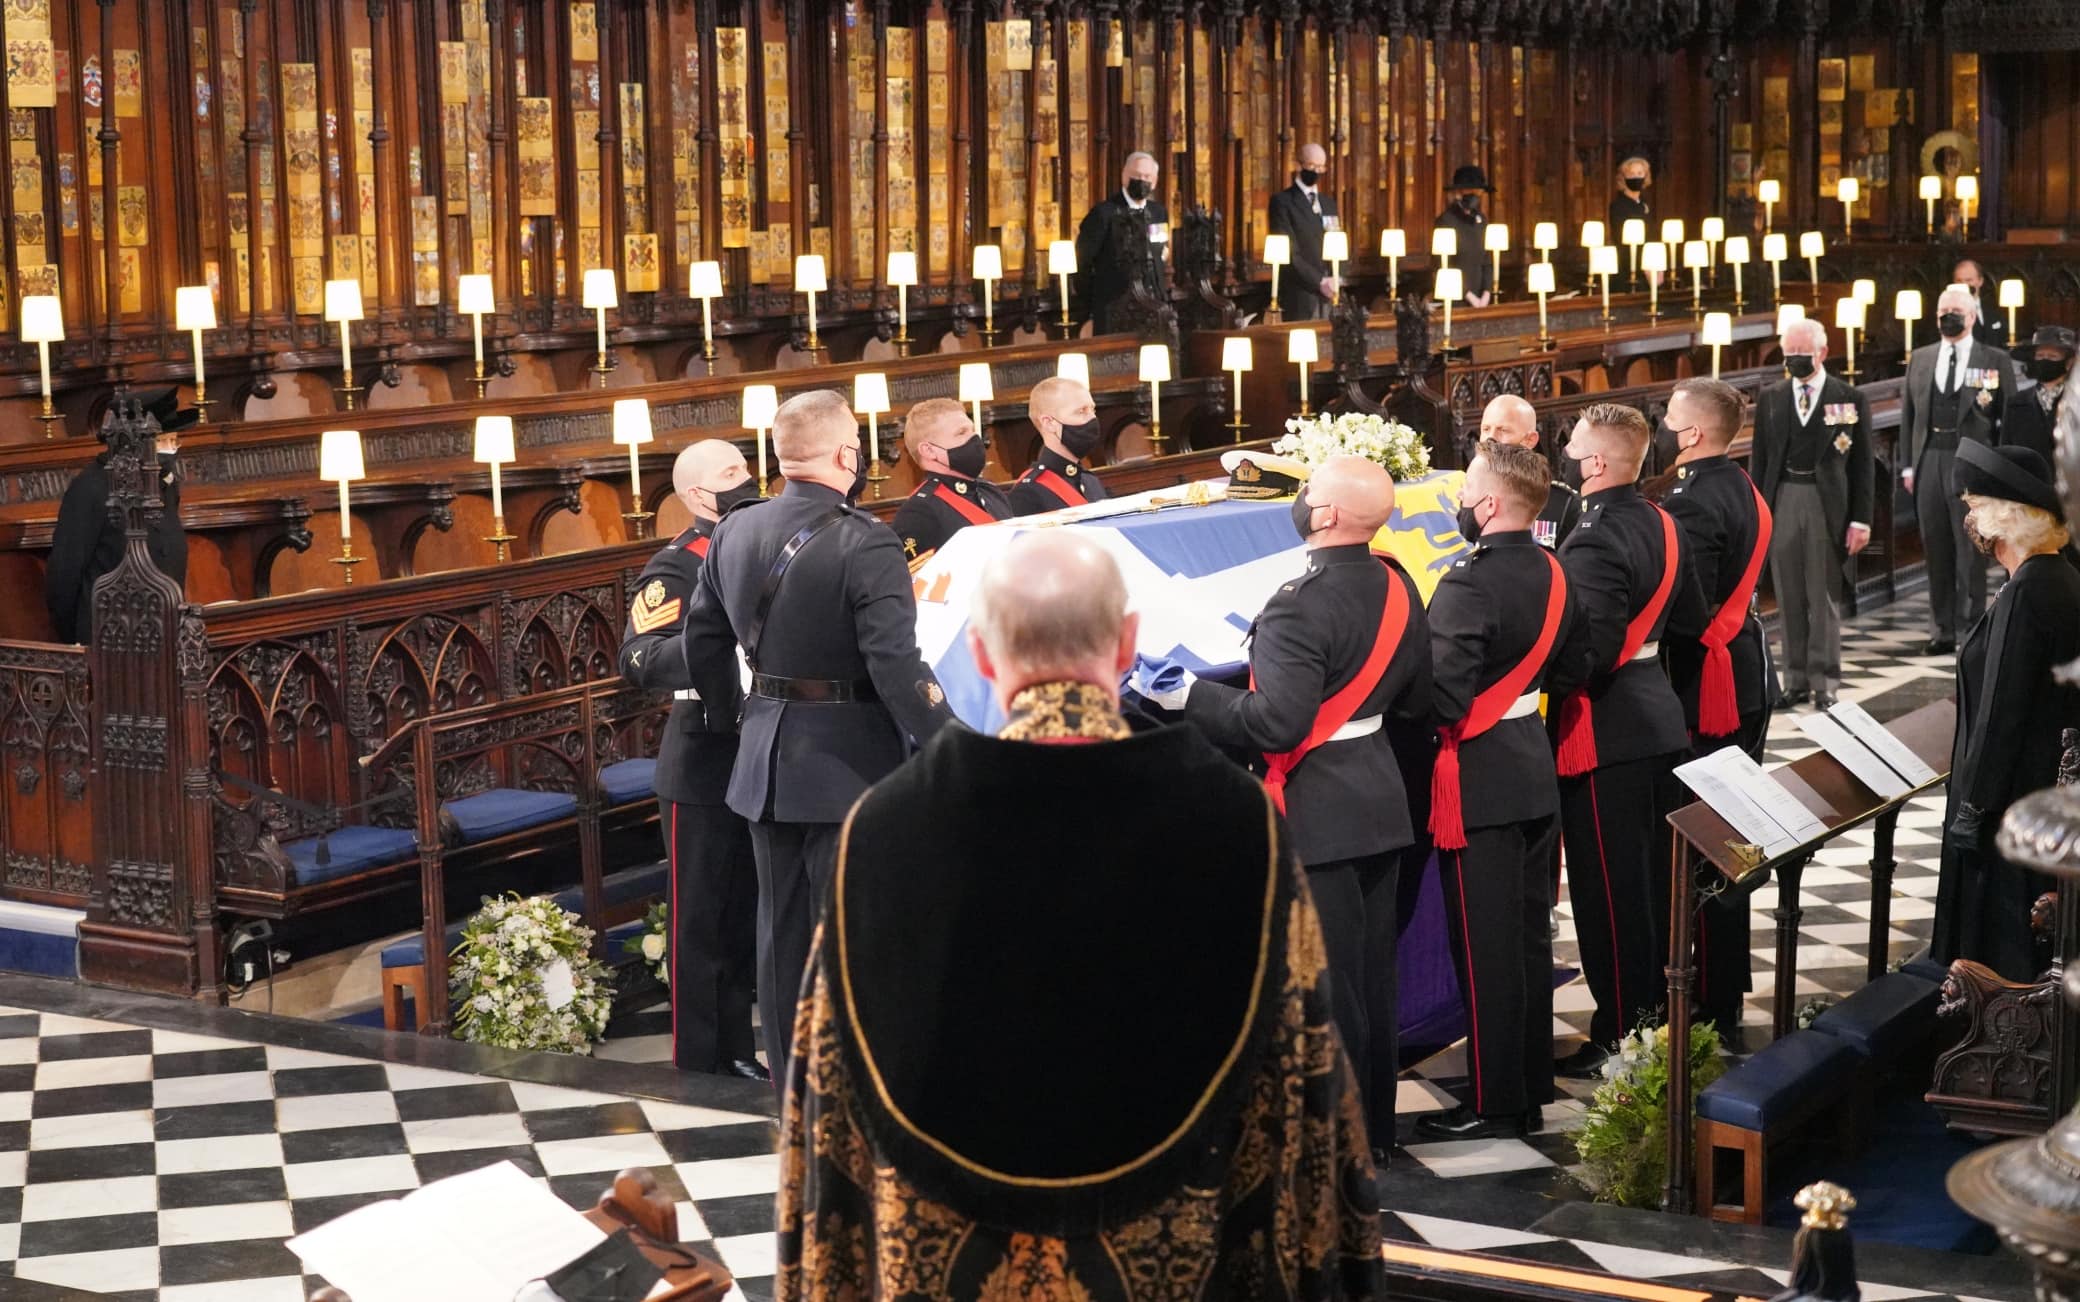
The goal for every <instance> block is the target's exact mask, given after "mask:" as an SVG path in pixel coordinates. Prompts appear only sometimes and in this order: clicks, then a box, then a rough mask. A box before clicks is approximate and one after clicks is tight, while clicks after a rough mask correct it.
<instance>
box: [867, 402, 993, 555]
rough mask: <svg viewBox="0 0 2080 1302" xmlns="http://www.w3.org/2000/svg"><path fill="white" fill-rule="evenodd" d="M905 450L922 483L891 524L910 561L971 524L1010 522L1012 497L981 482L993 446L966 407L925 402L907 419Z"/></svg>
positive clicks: (934, 548) (904, 430)
mask: <svg viewBox="0 0 2080 1302" xmlns="http://www.w3.org/2000/svg"><path fill="white" fill-rule="evenodd" d="M903 447H904V448H905V450H907V451H908V452H909V453H910V460H911V461H912V463H914V464H915V465H916V466H917V469H918V473H919V474H921V475H922V476H923V478H922V479H919V480H918V481H917V489H916V491H915V492H913V493H911V494H910V496H909V497H908V498H906V499H904V502H903V504H902V505H901V506H899V507H897V508H896V513H895V516H894V517H893V518H892V519H891V520H890V521H889V524H890V526H891V527H892V528H894V529H895V531H896V537H898V538H900V539H902V540H903V555H904V557H905V558H907V559H908V560H910V561H911V562H913V563H914V562H916V561H920V560H923V559H924V558H925V557H927V556H929V555H931V554H932V553H933V552H935V551H938V550H939V548H940V547H942V546H944V545H945V543H946V540H947V539H948V538H951V537H953V535H955V534H956V533H959V532H960V531H961V530H962V529H965V528H967V527H968V526H969V525H971V524H989V523H990V522H992V521H994V520H1008V519H1010V518H1011V514H1012V512H1011V498H1010V496H1009V495H1008V494H1006V493H1005V492H1004V490H1003V489H1002V488H1000V487H998V486H997V485H996V484H993V483H991V482H990V481H989V480H987V479H984V478H983V477H982V471H983V467H984V466H986V465H988V464H989V447H988V445H986V444H985V443H984V442H983V441H982V435H981V434H980V433H979V432H978V431H977V430H976V428H975V422H974V421H972V420H970V419H968V409H967V408H965V407H963V406H961V405H960V404H959V403H957V402H955V401H954V400H953V399H951V398H926V399H925V400H924V401H923V402H920V403H918V404H917V405H916V406H915V407H912V408H911V409H910V414H909V415H908V416H906V417H905V418H904V420H903Z"/></svg>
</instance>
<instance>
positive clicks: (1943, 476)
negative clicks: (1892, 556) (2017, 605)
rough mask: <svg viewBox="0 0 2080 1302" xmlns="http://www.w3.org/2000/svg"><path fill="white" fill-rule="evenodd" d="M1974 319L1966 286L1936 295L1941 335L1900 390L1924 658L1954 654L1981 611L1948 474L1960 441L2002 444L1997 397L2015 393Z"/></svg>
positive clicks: (1981, 582) (1977, 562) (1918, 355)
mask: <svg viewBox="0 0 2080 1302" xmlns="http://www.w3.org/2000/svg"><path fill="white" fill-rule="evenodd" d="M1977 320H1978V317H1977V316H1976V315H1975V314H1974V308H1973V306H1972V292H1971V290H1970V289H1969V288H1968V287H1966V286H1964V285H1949V286H1946V287H1945V288H1944V290H1943V292H1942V294H1941V295H1939V296H1938V297H1937V299H1936V329H1937V331H1938V332H1939V333H1940V335H1941V336H1942V337H1941V338H1940V339H1938V340H1937V341H1936V342H1935V343H1932V344H1924V345H1922V346H1921V347H1919V348H1916V349H1915V350H1914V354H1913V356H1912V357H1910V358H1909V359H1908V360H1907V379H1906V384H1905V385H1904V387H1902V389H1901V390H1900V413H1899V427H1900V430H1901V432H1902V435H1903V437H1904V439H1905V442H1906V447H1905V455H1904V456H1903V458H1902V460H1901V467H1902V469H1901V471H1900V477H1901V481H1902V483H1903V484H1904V486H1905V488H1906V490H1907V491H1908V492H1909V493H1912V494H1913V495H1914V513H1915V515H1916V516H1917V517H1919V519H1920V524H1921V549H1922V554H1923V555H1924V556H1925V557H1926V558H1927V563H1928V607H1929V639H1928V645H1927V646H1926V647H1925V648H1923V654H1925V655H1932V656H1939V655H1949V654H1951V653H1952V652H1954V651H1956V650H1957V637H1958V634H1959V633H1961V632H1962V631H1963V630H1965V629H1968V628H1970V627H1971V626H1972V622H1973V621H1974V620H1976V619H1978V618H1979V615H1980V613H1981V612H1983V611H1984V610H1985V609H1986V558H1985V557H1984V556H1981V555H1980V554H1979V552H1978V551H1977V549H1975V548H1974V547H1973V546H1972V542H1971V539H1970V538H1968V537H1966V535H1965V531H1964V513H1965V512H1964V502H1963V501H1962V500H1961V499H1960V498H1959V497H1958V496H1957V494H1956V493H1954V492H1952V491H1951V490H1950V474H1951V467H1952V466H1953V465H1955V464H1956V460H1957V445H1958V443H1959V442H1960V441H1962V440H1964V439H1970V440H1972V441H1973V442H1975V443H1984V444H1986V445H1988V446H1995V445H1997V444H1999V442H2000V430H1999V421H1998V417H1999V414H2000V408H1999V407H1998V406H1997V405H1996V402H1995V398H1996V395H1998V394H2001V393H2003V392H2010V393H2012V392H2013V391H2014V389H2015V380H2016V376H2015V373H2014V368H2013V359H2012V358H2010V357H2009V356H2008V354H2007V353H2005V352H2002V351H1998V350H1996V349H1994V348H1991V347H1989V346H1987V345H1985V344H1982V343H1979V342H1978V341H1977V340H1976V339H1974V338H1973V337H1972V326H1973V325H1974V324H1975V323H1976V322H1977Z"/></svg>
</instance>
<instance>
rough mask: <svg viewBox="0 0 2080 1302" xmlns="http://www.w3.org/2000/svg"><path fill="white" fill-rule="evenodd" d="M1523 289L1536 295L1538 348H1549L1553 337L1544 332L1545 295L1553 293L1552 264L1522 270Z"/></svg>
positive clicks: (1536, 265) (1533, 265)
mask: <svg viewBox="0 0 2080 1302" xmlns="http://www.w3.org/2000/svg"><path fill="white" fill-rule="evenodd" d="M1524 288H1525V289H1527V290H1529V291H1530V292H1531V293H1533V294H1536V295H1538V346H1539V347H1540V348H1551V347H1552V346H1553V337H1552V335H1551V334H1550V333H1548V332H1547V330H1546V295H1548V294H1550V293H1552V292H1553V289H1554V280H1553V264H1552V263H1550V262H1534V263H1532V264H1531V265H1530V266H1528V267H1526V268H1524Z"/></svg>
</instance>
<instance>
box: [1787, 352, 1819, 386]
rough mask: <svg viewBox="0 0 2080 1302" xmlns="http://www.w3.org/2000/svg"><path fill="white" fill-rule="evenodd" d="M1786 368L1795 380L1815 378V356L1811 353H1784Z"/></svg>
mask: <svg viewBox="0 0 2080 1302" xmlns="http://www.w3.org/2000/svg"><path fill="white" fill-rule="evenodd" d="M1784 370H1785V373H1786V374H1788V375H1790V377H1791V378H1792V379H1794V380H1809V379H1811V378H1813V356H1812V354H1811V353H1786V354H1784Z"/></svg>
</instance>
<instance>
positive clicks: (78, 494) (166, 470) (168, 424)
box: [43, 389, 197, 646]
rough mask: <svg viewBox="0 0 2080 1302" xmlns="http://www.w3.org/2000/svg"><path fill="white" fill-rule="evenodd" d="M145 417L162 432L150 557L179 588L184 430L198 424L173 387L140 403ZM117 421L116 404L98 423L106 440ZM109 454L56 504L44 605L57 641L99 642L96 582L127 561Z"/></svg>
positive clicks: (148, 535)
mask: <svg viewBox="0 0 2080 1302" xmlns="http://www.w3.org/2000/svg"><path fill="white" fill-rule="evenodd" d="M139 406H140V407H141V408H142V409H143V414H144V419H145V421H146V422H147V423H148V425H149V426H150V428H151V429H152V430H154V431H155V432H156V433H157V434H158V440H157V446H156V454H157V457H158V462H159V503H160V511H159V514H158V515H157V516H156V517H154V518H153V519H152V520H151V521H150V522H149V524H148V525H147V527H146V530H145V540H144V541H145V551H146V553H147V554H148V555H149V556H150V557H151V558H152V564H154V565H156V566H158V567H159V570H160V572H161V573H163V574H164V575H166V577H167V578H169V579H172V580H173V581H174V582H175V583H176V584H183V583H186V582H187V579H188V534H187V531H186V530H185V529H183V528H182V527H181V475H180V463H179V461H178V460H177V455H178V453H179V451H180V445H181V440H180V431H181V430H184V429H186V428H187V427H188V426H190V425H193V424H194V423H195V420H196V416H197V412H196V409H195V408H193V407H182V406H180V404H179V402H178V400H177V395H176V393H175V391H174V390H172V389H161V390H159V391H158V392H156V393H152V394H147V395H145V396H144V397H142V398H141V399H140V400H139ZM115 419H116V412H115V408H114V407H113V406H111V407H110V409H109V412H108V415H107V416H106V417H105V418H104V419H103V420H102V423H101V438H102V439H103V441H104V442H106V441H107V440H108V438H109V435H110V433H111V426H112V424H113V423H114V421H115ZM109 455H110V454H109V450H108V449H106V448H104V449H103V451H102V453H101V455H100V456H98V457H96V458H95V459H94V460H93V461H91V462H89V463H88V464H87V465H85V466H83V467H82V468H81V469H80V472H79V473H78V474H77V475H74V476H73V478H72V482H71V483H69V484H67V485H66V486H65V496H64V497H62V498H61V499H59V501H58V520H57V524H56V525H55V526H54V527H53V529H52V531H51V554H50V559H49V560H48V561H47V562H46V563H45V567H44V573H43V601H44V607H45V608H46V609H47V610H49V612H50V616H51V628H52V631H53V633H54V635H55V636H56V638H57V640H58V641H60V642H77V643H79V644H80V645H82V646H84V645H87V644H88V643H90V642H92V641H93V640H94V582H95V580H97V579H99V578H100V577H101V576H102V575H104V574H108V573H111V572H112V571H113V570H114V569H115V568H116V566H118V565H120V564H121V563H122V560H123V549H124V547H125V546H127V545H128V544H127V543H126V542H125V532H124V531H125V528H126V525H125V523H124V522H123V521H121V520H118V519H114V518H112V517H111V516H110V515H109V511H108V494H109V475H108V461H109Z"/></svg>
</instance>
